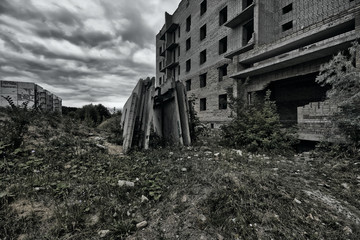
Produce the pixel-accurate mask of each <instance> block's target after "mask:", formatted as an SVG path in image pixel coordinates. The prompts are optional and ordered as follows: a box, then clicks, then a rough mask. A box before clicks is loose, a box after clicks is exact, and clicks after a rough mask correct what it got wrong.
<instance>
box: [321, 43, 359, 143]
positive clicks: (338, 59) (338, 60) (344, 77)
mask: <svg viewBox="0 0 360 240" xmlns="http://www.w3.org/2000/svg"><path fill="white" fill-rule="evenodd" d="M356 53H357V54H360V47H359V44H358V43H357V42H355V43H354V44H353V45H352V46H351V47H350V48H349V51H348V54H346V55H345V54H344V53H343V52H339V53H338V54H337V55H335V56H334V57H333V59H332V60H330V62H328V63H326V64H324V65H322V66H321V69H320V73H319V75H318V77H317V78H316V81H317V82H318V83H319V84H321V85H323V86H325V85H327V86H330V87H331V88H330V90H329V91H328V92H327V97H328V98H329V100H330V101H331V102H332V103H333V104H336V105H338V106H339V108H340V109H341V111H340V112H339V113H336V114H335V115H334V116H333V118H332V120H333V122H334V123H335V124H336V125H337V126H338V127H339V129H341V130H342V131H343V132H344V133H345V136H346V137H347V138H348V139H349V140H350V142H352V143H354V144H355V145H356V146H359V144H360V72H359V70H358V69H357V68H356V67H355V64H354V63H355V60H356Z"/></svg>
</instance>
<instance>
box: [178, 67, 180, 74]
mask: <svg viewBox="0 0 360 240" xmlns="http://www.w3.org/2000/svg"><path fill="white" fill-rule="evenodd" d="M178 75H180V66H179V67H178Z"/></svg>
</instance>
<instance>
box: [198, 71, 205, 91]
mask: <svg viewBox="0 0 360 240" xmlns="http://www.w3.org/2000/svg"><path fill="white" fill-rule="evenodd" d="M199 78H200V88H203V87H206V78H207V73H204V74H201V75H200V76H199Z"/></svg>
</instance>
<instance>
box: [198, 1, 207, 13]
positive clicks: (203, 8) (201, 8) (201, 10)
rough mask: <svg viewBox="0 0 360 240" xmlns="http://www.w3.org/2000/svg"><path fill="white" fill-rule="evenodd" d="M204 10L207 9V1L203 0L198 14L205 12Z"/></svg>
mask: <svg viewBox="0 0 360 240" xmlns="http://www.w3.org/2000/svg"><path fill="white" fill-rule="evenodd" d="M206 10H207V1H206V0H204V1H202V3H201V4H200V16H201V15H203V14H204V13H205V12H206Z"/></svg>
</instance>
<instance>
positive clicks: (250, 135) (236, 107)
mask: <svg viewBox="0 0 360 240" xmlns="http://www.w3.org/2000/svg"><path fill="white" fill-rule="evenodd" d="M270 94H271V92H270V90H268V91H267V92H266V96H265V99H264V102H262V103H260V102H257V103H255V104H253V105H247V104H244V101H243V100H242V97H241V96H240V97H239V98H232V97H231V98H230V101H231V103H230V107H231V108H232V110H233V111H234V116H232V120H231V122H230V123H229V124H228V125H223V126H222V128H221V129H222V139H223V140H222V143H223V145H226V146H231V147H235V148H244V149H246V150H247V151H250V152H266V153H280V154H286V153H287V152H289V151H291V150H292V144H294V143H295V142H296V138H295V137H294V135H292V134H289V133H288V132H287V131H285V130H284V129H283V128H282V125H281V123H280V118H279V115H278V114H277V111H276V104H275V102H274V101H271V100H270Z"/></svg>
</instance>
